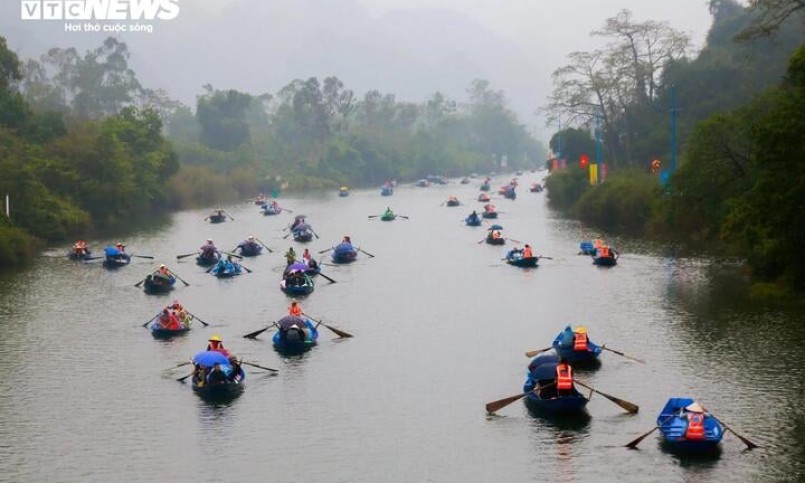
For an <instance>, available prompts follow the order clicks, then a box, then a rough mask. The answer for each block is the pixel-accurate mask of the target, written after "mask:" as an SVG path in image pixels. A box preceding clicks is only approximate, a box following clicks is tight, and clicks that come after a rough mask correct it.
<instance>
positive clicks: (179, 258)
mask: <svg viewBox="0 0 805 483" xmlns="http://www.w3.org/2000/svg"><path fill="white" fill-rule="evenodd" d="M193 255H198V252H193V253H186V254H184V255H177V256H176V259H177V260H181V259H183V258H187V257H192V256H193Z"/></svg>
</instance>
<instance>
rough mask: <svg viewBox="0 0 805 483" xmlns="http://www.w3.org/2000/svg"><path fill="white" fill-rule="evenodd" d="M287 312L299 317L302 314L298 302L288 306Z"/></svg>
mask: <svg viewBox="0 0 805 483" xmlns="http://www.w3.org/2000/svg"><path fill="white" fill-rule="evenodd" d="M288 313H289V314H291V315H294V316H297V317H300V316H301V315H302V307H300V306H299V304H297V305H291V306H290V307H288Z"/></svg>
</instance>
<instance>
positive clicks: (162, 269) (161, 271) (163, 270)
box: [157, 263, 173, 277]
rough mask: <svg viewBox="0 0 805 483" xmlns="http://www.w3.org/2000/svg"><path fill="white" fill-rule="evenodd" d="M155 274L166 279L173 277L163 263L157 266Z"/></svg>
mask: <svg viewBox="0 0 805 483" xmlns="http://www.w3.org/2000/svg"><path fill="white" fill-rule="evenodd" d="M157 273H158V274H159V275H164V276H166V277H172V276H173V274H172V273H171V271H170V270H168V267H166V266H165V264H164V263H163V264H162V265H160V266H159V270H158V271H157Z"/></svg>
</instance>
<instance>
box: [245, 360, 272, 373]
mask: <svg viewBox="0 0 805 483" xmlns="http://www.w3.org/2000/svg"><path fill="white" fill-rule="evenodd" d="M240 363H241V364H246V365H247V366H252V367H256V368H258V369H262V370H264V371H271V372H279V369H272V368H270V367H264V366H260V365H257V364H255V363H254V362H246V361H240Z"/></svg>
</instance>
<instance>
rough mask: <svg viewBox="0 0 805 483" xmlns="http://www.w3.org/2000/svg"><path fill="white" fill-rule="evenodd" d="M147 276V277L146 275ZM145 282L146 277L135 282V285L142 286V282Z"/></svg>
mask: <svg viewBox="0 0 805 483" xmlns="http://www.w3.org/2000/svg"><path fill="white" fill-rule="evenodd" d="M146 278H147V277H146ZM144 283H145V278H144V279H142V280H140V281H139V282H137V283H135V284H134V286H135V287H137V288H140V285H142V284H144Z"/></svg>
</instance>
